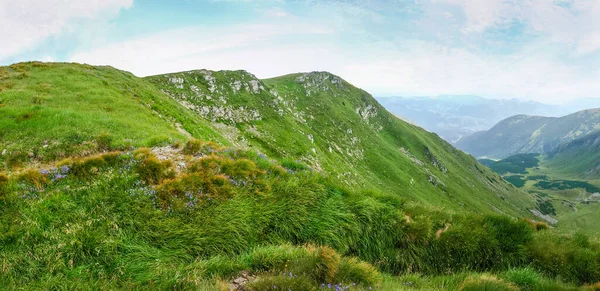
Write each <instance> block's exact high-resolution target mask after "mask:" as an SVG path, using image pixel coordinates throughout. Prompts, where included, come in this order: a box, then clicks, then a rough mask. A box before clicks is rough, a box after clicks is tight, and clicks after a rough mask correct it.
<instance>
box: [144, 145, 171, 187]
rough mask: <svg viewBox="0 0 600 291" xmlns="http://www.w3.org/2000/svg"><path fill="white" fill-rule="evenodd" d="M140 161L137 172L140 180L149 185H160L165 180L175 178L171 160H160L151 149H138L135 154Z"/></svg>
mask: <svg viewBox="0 0 600 291" xmlns="http://www.w3.org/2000/svg"><path fill="white" fill-rule="evenodd" d="M134 157H135V158H136V159H137V160H138V164H137V166H136V172H137V173H138V175H139V176H140V179H141V180H142V181H144V182H146V183H148V184H159V183H161V182H162V181H163V180H165V179H169V178H174V177H175V170H174V169H173V163H172V162H171V161H170V160H164V161H161V160H159V159H158V158H157V157H156V156H155V155H154V154H152V153H151V152H150V150H149V149H147V148H144V149H138V150H136V151H135V152H134Z"/></svg>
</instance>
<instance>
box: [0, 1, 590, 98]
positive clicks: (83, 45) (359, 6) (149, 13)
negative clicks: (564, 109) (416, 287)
mask: <svg viewBox="0 0 600 291" xmlns="http://www.w3.org/2000/svg"><path fill="white" fill-rule="evenodd" d="M598 15H600V0H554V1H553V0H368V1H367V0H365V1H358V0H328V1H320V0H169V1H163V0H85V1H81V0H19V1H15V0H0V39H2V40H3V43H2V44H1V45H0V65H9V64H12V63H16V62H22V61H32V60H39V61H58V62H78V63H88V64H93V65H110V66H113V67H116V68H119V69H122V70H126V71H130V72H132V73H134V74H135V75H137V76H148V75H155V74H162V73H170V72H177V71H185V70H194V69H211V70H237V69H244V70H247V71H249V72H251V73H253V74H255V75H256V76H257V77H259V78H269V77H275V76H279V75H285V74H289V73H296V72H307V71H329V72H331V73H334V74H336V75H339V76H340V77H342V78H344V79H345V80H347V81H349V82H350V83H352V84H354V85H356V86H357V87H360V88H362V89H365V90H367V91H368V92H370V93H371V94H373V95H376V96H395V95H398V96H421V95H423V96H433V95H479V96H483V97H488V98H505V99H506V98H518V99H527V100H535V101H541V102H546V103H561V102H565V101H568V100H572V99H576V98H596V97H600V17H598Z"/></svg>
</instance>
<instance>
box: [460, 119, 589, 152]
mask: <svg viewBox="0 0 600 291" xmlns="http://www.w3.org/2000/svg"><path fill="white" fill-rule="evenodd" d="M598 129H600V109H587V110H581V111H578V112H575V113H572V114H569V115H566V116H563V117H544V116H535V115H516V116H512V117H509V118H507V119H504V120H502V121H500V122H499V123H498V124H496V125H495V126H494V127H492V128H491V129H490V130H487V131H483V132H478V133H475V134H473V135H471V136H468V137H465V138H462V139H461V140H460V141H459V142H458V143H457V144H456V146H457V147H458V148H460V149H462V150H464V151H466V152H468V153H471V154H473V155H474V156H477V157H488V158H504V157H508V156H511V155H515V154H519V153H540V154H546V153H550V152H552V151H553V150H555V149H556V148H557V147H558V146H559V145H561V144H562V143H565V142H569V141H572V140H574V139H577V138H579V137H582V136H585V135H587V134H589V133H592V132H594V131H596V130H598Z"/></svg>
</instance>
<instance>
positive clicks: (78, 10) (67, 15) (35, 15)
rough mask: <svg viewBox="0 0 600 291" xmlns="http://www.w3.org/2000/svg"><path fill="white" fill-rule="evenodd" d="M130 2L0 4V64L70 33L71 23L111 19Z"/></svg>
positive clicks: (4, 0)
mask: <svg viewBox="0 0 600 291" xmlns="http://www.w3.org/2000/svg"><path fill="white" fill-rule="evenodd" d="M132 5H133V0H81V1H80V0H43V1H39V0H0V39H2V45H1V46H0V60H1V59H3V58H6V57H9V56H12V55H15V54H19V53H22V52H23V51H25V50H27V49H30V48H32V47H33V46H35V45H36V44H38V43H40V42H41V41H43V40H44V39H46V38H47V37H50V36H53V35H57V34H59V33H61V32H63V31H64V30H67V29H72V28H73V27H72V26H71V24H72V21H78V20H90V19H94V18H96V17H100V16H113V15H115V14H116V13H117V12H118V11H119V10H120V9H121V8H129V7H131V6H132Z"/></svg>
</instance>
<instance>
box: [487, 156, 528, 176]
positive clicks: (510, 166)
mask: <svg viewBox="0 0 600 291" xmlns="http://www.w3.org/2000/svg"><path fill="white" fill-rule="evenodd" d="M537 156H538V154H519V155H515V156H511V157H508V158H506V159H503V160H500V161H497V162H495V163H493V164H491V165H489V166H488V167H490V169H492V170H493V171H494V172H496V173H498V174H506V173H513V174H527V168H533V167H537V166H538V165H539V160H538V158H537Z"/></svg>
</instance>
